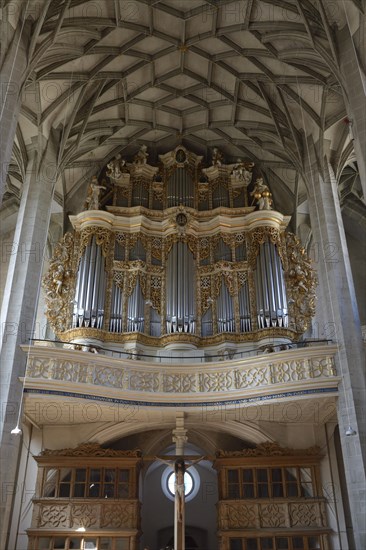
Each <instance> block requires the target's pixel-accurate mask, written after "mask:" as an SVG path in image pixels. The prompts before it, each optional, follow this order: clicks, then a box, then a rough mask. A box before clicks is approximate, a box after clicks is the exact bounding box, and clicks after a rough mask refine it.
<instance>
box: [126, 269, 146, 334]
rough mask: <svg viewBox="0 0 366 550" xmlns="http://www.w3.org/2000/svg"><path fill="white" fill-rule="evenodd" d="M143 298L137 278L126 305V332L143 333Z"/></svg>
mask: <svg viewBox="0 0 366 550" xmlns="http://www.w3.org/2000/svg"><path fill="white" fill-rule="evenodd" d="M144 305H145V302H144V298H143V295H142V291H141V286H140V281H139V279H138V278H137V282H136V285H135V288H134V289H133V291H132V294H131V296H130V297H129V299H128V305H127V331H128V332H144Z"/></svg>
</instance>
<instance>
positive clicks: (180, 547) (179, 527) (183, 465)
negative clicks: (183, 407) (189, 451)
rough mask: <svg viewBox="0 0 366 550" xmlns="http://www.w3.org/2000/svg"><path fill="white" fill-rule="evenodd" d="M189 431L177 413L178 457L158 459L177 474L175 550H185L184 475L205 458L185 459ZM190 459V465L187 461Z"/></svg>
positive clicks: (176, 444)
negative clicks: (184, 453) (185, 444)
mask: <svg viewBox="0 0 366 550" xmlns="http://www.w3.org/2000/svg"><path fill="white" fill-rule="evenodd" d="M186 433H187V430H185V429H184V416H183V413H177V418H176V428H175V430H173V441H174V443H175V446H176V455H173V456H169V458H170V460H167V459H166V457H158V456H157V457H156V458H157V459H158V460H160V461H161V462H164V463H165V464H168V466H170V468H172V469H173V470H174V473H175V484H174V550H185V492H184V474H185V472H186V471H187V470H188V468H190V467H191V466H193V464H196V462H200V461H201V460H203V459H204V458H205V457H204V456H200V457H198V458H194V457H184V456H183V451H184V443H185V442H186V441H187V436H186ZM187 459H188V462H189V464H187V462H186V460H187Z"/></svg>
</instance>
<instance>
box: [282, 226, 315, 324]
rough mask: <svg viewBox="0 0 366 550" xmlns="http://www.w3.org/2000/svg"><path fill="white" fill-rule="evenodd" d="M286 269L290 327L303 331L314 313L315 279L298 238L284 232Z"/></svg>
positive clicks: (309, 261)
mask: <svg viewBox="0 0 366 550" xmlns="http://www.w3.org/2000/svg"><path fill="white" fill-rule="evenodd" d="M286 249H287V270H286V273H285V279H286V287H287V300H288V304H289V317H290V327H291V328H293V329H294V330H296V331H297V332H299V333H303V332H305V331H306V329H307V328H308V326H309V323H310V321H311V318H312V317H313V316H314V314H315V300H316V295H315V287H316V285H317V279H316V275H315V271H314V269H313V268H312V266H311V260H310V259H309V257H308V256H307V254H306V252H305V250H304V248H303V247H302V246H301V243H300V241H299V239H298V238H297V237H296V235H294V234H293V233H287V234H286Z"/></svg>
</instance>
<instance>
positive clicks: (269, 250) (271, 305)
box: [255, 242, 288, 328]
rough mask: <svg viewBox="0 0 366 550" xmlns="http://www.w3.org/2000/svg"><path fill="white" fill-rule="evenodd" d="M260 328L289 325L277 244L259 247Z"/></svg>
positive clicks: (264, 244) (258, 317)
mask: <svg viewBox="0 0 366 550" xmlns="http://www.w3.org/2000/svg"><path fill="white" fill-rule="evenodd" d="M255 289H256V301H257V319H258V327H259V328H269V327H287V326H288V315H287V313H288V312H287V299H286V290H285V283H284V275H283V269H282V264H281V260H280V257H279V255H278V252H277V249H276V247H275V245H273V244H272V243H270V242H265V243H263V244H262V245H261V246H260V247H259V253H258V256H257V263H256V272H255Z"/></svg>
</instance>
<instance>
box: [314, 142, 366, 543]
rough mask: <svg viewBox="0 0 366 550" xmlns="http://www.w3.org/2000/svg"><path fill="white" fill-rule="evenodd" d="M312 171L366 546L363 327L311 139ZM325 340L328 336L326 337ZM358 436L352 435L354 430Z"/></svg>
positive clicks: (328, 315)
mask: <svg viewBox="0 0 366 550" xmlns="http://www.w3.org/2000/svg"><path fill="white" fill-rule="evenodd" d="M308 152H309V155H308V158H309V162H308V165H307V170H306V179H307V184H308V198H309V210H310V218H311V226H312V230H313V238H314V243H315V245H316V247H317V255H316V258H315V259H316V263H315V265H316V268H317V272H318V278H319V289H318V290H319V292H318V296H319V297H320V300H319V302H318V305H317V307H318V309H321V310H322V317H323V319H325V320H326V322H330V323H333V324H334V339H335V340H336V341H337V343H338V346H339V351H338V354H337V373H338V375H339V376H341V377H342V381H341V383H340V385H339V400H338V411H337V414H338V423H339V429H340V435H341V445H342V453H343V459H344V466H345V476H346V480H347V490H348V495H349V501H350V508H351V514H352V522H353V529H354V537H355V546H356V548H366V529H365V518H366V501H365V494H366V479H365V465H366V464H365V445H366V422H365V421H366V415H365V397H366V383H365V371H364V368H365V357H364V349H363V344H362V335H361V325H360V320H359V314H358V309H357V302H356V297H355V291H354V286H353V280H352V273H351V266H350V262H349V257H348V250H347V243H346V238H345V232H344V227H343V221H342V216H341V209H340V204H339V199H338V194H337V183H336V181H335V178H334V174H333V172H332V169H331V167H330V166H329V165H328V163H327V161H326V160H325V163H324V173H323V174H321V173H320V168H319V165H318V163H317V159H316V152H315V146H314V144H313V142H312V141H311V139H309V141H308ZM320 337H322V334H320ZM350 425H351V426H352V428H353V429H354V430H355V432H356V433H355V434H354V435H348V436H347V435H346V431H347V429H348V427H349V426H350Z"/></svg>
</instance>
